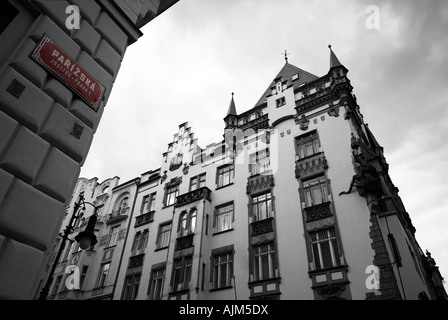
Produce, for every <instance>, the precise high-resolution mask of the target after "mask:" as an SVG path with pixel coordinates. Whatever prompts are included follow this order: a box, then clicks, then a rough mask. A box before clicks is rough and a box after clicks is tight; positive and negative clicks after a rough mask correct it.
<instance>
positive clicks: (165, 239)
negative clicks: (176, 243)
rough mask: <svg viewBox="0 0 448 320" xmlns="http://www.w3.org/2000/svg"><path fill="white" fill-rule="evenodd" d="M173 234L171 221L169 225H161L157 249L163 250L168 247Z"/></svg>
mask: <svg viewBox="0 0 448 320" xmlns="http://www.w3.org/2000/svg"><path fill="white" fill-rule="evenodd" d="M170 234H171V221H170V222H168V223H164V224H160V225H159V231H158V234H157V241H156V249H162V248H166V247H168V245H169V243H170Z"/></svg>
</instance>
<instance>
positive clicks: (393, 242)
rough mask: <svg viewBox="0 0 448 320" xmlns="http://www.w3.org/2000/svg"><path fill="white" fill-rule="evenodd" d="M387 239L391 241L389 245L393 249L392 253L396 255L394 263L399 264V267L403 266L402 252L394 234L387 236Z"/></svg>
mask: <svg viewBox="0 0 448 320" xmlns="http://www.w3.org/2000/svg"><path fill="white" fill-rule="evenodd" d="M387 238H388V240H389V245H390V247H391V248H392V253H393V255H394V262H395V263H396V264H397V267H401V266H403V265H402V263H401V255H400V251H399V250H398V245H397V240H395V237H394V235H393V234H392V233H389V234H388V235H387Z"/></svg>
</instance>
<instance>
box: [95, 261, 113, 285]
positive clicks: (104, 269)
mask: <svg viewBox="0 0 448 320" xmlns="http://www.w3.org/2000/svg"><path fill="white" fill-rule="evenodd" d="M109 267H110V263H105V264H103V265H101V267H100V273H99V275H98V281H97V284H96V287H97V288H100V287H104V286H105V285H106V281H107V275H108V274H109Z"/></svg>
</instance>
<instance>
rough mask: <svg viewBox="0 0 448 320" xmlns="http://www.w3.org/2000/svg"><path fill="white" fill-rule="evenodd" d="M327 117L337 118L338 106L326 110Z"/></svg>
mask: <svg viewBox="0 0 448 320" xmlns="http://www.w3.org/2000/svg"><path fill="white" fill-rule="evenodd" d="M328 115H329V116H330V117H335V118H337V117H339V106H338V105H337V106H334V105H331V106H330V108H329V109H328Z"/></svg>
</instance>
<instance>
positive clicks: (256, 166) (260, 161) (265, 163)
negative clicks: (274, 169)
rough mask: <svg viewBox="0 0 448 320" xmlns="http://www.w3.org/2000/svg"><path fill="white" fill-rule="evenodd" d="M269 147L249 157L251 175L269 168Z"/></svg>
mask: <svg viewBox="0 0 448 320" xmlns="http://www.w3.org/2000/svg"><path fill="white" fill-rule="evenodd" d="M269 164H270V161H269V148H266V149H264V150H262V151H257V152H255V153H253V154H251V155H250V157H249V171H250V175H252V176H253V175H256V174H260V173H263V172H266V171H268V170H269Z"/></svg>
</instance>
